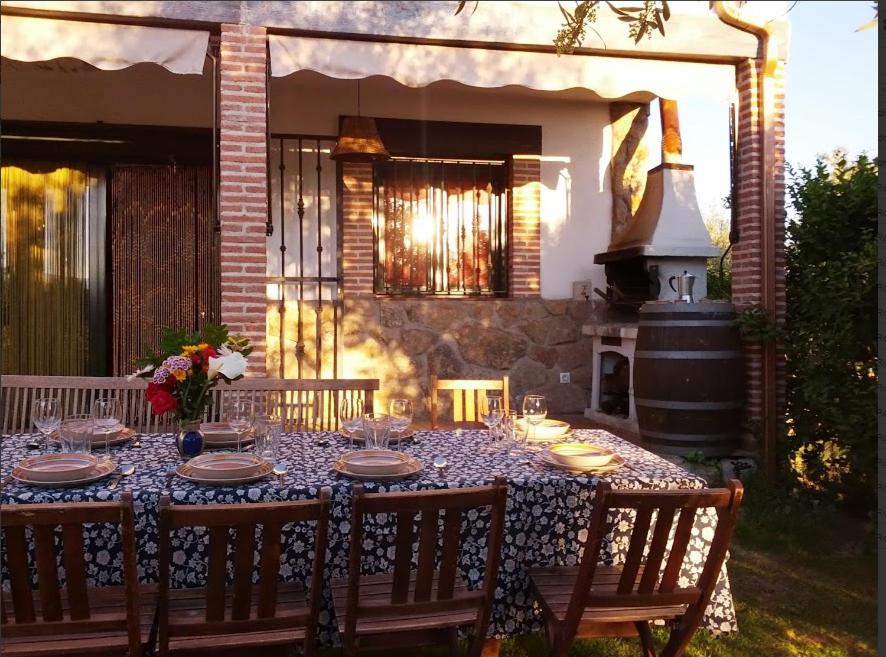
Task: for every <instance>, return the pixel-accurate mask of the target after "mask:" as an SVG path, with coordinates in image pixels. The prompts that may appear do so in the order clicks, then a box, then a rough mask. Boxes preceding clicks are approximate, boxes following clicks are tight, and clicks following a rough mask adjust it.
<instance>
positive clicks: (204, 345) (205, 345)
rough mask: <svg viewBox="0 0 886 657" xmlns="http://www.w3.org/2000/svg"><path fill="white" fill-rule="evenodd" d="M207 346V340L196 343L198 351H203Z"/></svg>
mask: <svg viewBox="0 0 886 657" xmlns="http://www.w3.org/2000/svg"><path fill="white" fill-rule="evenodd" d="M207 347H209V343H208V342H201V343H200V344H198V345H197V349H198V350H199V351H203V350H204V349H206V348H207Z"/></svg>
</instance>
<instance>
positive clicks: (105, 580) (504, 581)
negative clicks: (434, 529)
mask: <svg viewBox="0 0 886 657" xmlns="http://www.w3.org/2000/svg"><path fill="white" fill-rule="evenodd" d="M416 435H417V438H418V442H417V444H407V446H406V447H405V448H404V449H405V451H407V452H409V453H410V454H412V455H414V456H415V457H417V458H418V459H420V460H421V461H422V462H423V463H424V464H425V470H424V471H423V472H422V473H420V474H419V475H416V476H415V477H413V478H411V479H408V480H405V481H401V482H396V483H387V484H375V483H367V484H366V489H367V491H368V492H376V491H388V490H418V489H433V488H447V487H460V486H474V485H481V484H486V483H491V481H492V480H493V478H494V477H495V476H496V475H504V476H506V477H507V479H508V481H509V486H508V504H507V517H506V521H505V539H504V547H503V555H502V559H501V569H500V574H499V578H498V586H497V590H496V596H495V608H494V610H493V615H492V622H491V628H490V635H491V636H496V637H505V636H512V635H517V634H522V633H525V632H528V631H532V630H537V629H540V628H541V627H542V621H541V614H540V611H539V609H538V606H537V604H535V603H534V600H533V598H532V596H531V594H530V589H529V580H528V575H527V571H528V569H529V568H532V567H536V566H545V565H560V564H568V565H572V564H576V563H577V561H578V558H579V554H580V551H579V546H580V545H581V543H582V542H583V541H584V539H585V538H586V535H587V526H588V522H589V518H590V513H591V501H592V498H593V491H594V487H595V485H596V483H597V481H598V479H597V478H596V477H588V476H575V475H570V474H566V473H563V472H560V471H556V470H552V469H549V468H547V467H545V466H543V465H541V464H539V463H538V462H537V461H532V462H531V463H529V464H527V463H525V462H522V459H521V458H520V457H515V456H509V455H508V453H507V451H506V450H503V449H494V448H491V447H490V446H489V444H488V438H487V436H486V432H482V431H462V432H458V433H454V432H418V433H417V434H416ZM324 438H325V439H328V446H324V440H323V439H324ZM573 439H575V440H579V441H585V442H594V443H597V444H600V445H605V446H606V447H610V448H612V449H614V450H615V451H616V452H617V453H618V454H621V455H622V456H623V457H624V458H625V459H626V466H625V467H623V468H622V469H620V470H619V471H617V472H614V473H611V474H609V475H606V477H605V478H606V479H607V480H608V481H611V482H612V485H613V487H615V488H626V489H642V488H659V489H660V488H700V487H703V486H704V481H703V480H701V479H699V478H698V477H696V476H694V475H691V474H690V473H688V472H686V471H685V470H683V469H681V468H679V467H677V466H675V465H673V464H671V463H669V462H668V461H665V460H664V459H661V458H659V457H657V456H655V455H654V454H651V453H650V452H648V451H646V450H643V449H641V448H639V447H637V446H635V445H633V444H631V443H629V442H626V441H624V440H622V439H620V438H617V437H616V436H613V435H612V434H610V433H608V432H605V431H597V430H583V429H579V430H576V431H575V432H574V434H573ZM27 442H28V437H27V436H6V437H3V439H2V442H0V475H2V476H5V475H7V474H9V472H11V470H12V468H13V467H14V466H15V464H17V463H18V462H19V461H20V460H21V459H22V458H24V457H25V456H26V455H27V454H29V453H31V452H29V450H28V449H27V447H26V443H27ZM142 445H143V447H142V448H141V449H136V448H133V447H131V446H129V445H122V446H120V447H116V448H113V456H114V458H115V459H116V460H117V461H118V462H132V463H135V464H136V465H137V469H136V472H135V473H134V474H133V475H131V476H129V477H127V478H125V479H124V480H123V481H122V482H121V484H120V486H119V487H118V488H117V490H116V491H110V490H108V489H107V481H100V482H96V483H93V484H90V485H88V486H83V487H81V488H66V489H44V488H36V487H32V486H28V485H25V484H20V483H18V482H16V481H14V480H13V481H11V482H9V483H7V484H6V485H5V486H4V488H3V490H2V491H0V502H2V503H3V504H9V503H33V502H82V501H89V500H107V499H116V498H118V497H119V495H120V493H121V492H122V491H123V490H126V489H130V490H131V491H132V492H133V496H134V498H135V507H136V514H135V515H136V535H137V540H138V564H139V576H140V578H141V579H142V581H145V582H156V581H157V577H158V561H157V558H158V548H157V538H158V537H157V509H158V504H159V500H160V496H161V494H162V493H163V491H164V490H165V489H166V486H167V482H168V483H169V492H170V494H171V497H172V500H173V503H174V504H206V503H231V504H234V503H241V502H245V503H248V502H262V501H278V500H293V499H305V498H314V497H316V496H317V495H318V494H319V490H320V488H321V487H322V486H330V487H331V488H332V491H333V502H332V517H331V521H330V531H329V552H328V553H327V568H326V574H325V575H326V582H327V586H326V591H325V592H324V599H325V601H326V604H325V608H324V610H323V611H322V612H321V615H320V623H321V626H322V627H321V632H320V638H321V640H322V641H323V642H324V643H332V642H336V641H337V640H336V638H335V629H334V628H335V623H334V617H333V610H332V604H331V595H330V591H329V587H328V582H329V578H330V577H342V576H344V575H345V574H346V573H347V563H348V556H347V555H348V549H349V535H350V513H351V511H350V506H351V505H350V490H351V484H352V482H351V481H349V480H347V479H345V478H342V477H339V476H337V475H335V474H334V473H332V472H331V471H330V468H331V466H332V464H333V463H334V461H335V460H336V457H337V456H338V455H339V454H341V453H343V452H345V451H347V449H348V446H347V442H346V441H345V440H344V439H342V438H341V437H340V436H338V435H337V434H331V433H327V434H319V433H294V434H286V435H284V437H283V441H282V446H281V460H282V461H285V462H286V464H287V465H288V468H289V472H288V474H287V475H286V477H285V480H284V483H283V485H282V486H281V485H280V484H279V482H278V479H277V478H276V477H270V478H268V479H266V480H262V481H259V482H255V483H252V484H245V485H241V486H235V487H208V486H201V485H197V484H194V483H191V482H188V481H185V480H183V479H180V478H178V477H173V478H172V479H168V478H167V477H166V473H167V471H168V468H169V466H170V465H177V464H178V463H180V462H181V459H180V458H179V456H178V454H177V453H176V451H175V447H174V444H173V438H172V436H171V435H169V434H148V435H144V436H143V437H142ZM438 455H442V456H444V457H445V458H446V459H447V461H448V464H449V465H448V467H447V468H446V470H445V471H444V472H443V473H442V474H441V473H439V472H437V471H436V470H435V469H434V468H433V467H432V466H431V462H432V461H433V459H434V457H435V456H438ZM379 521H380V522H384V521H385V519H384V518H380V520H379ZM487 521H488V519H487V518H485V517H484V515H483V514H482V513H481V514H476V513H474V514H471V513H469V514H465V519H464V521H463V527H462V535H463V542H464V548H463V552H462V556H461V567H462V573H463V575H464V576H465V577H466V579H467V581H468V582H469V584H470V583H475V582H478V581H479V580H480V578H481V577H482V573H483V565H484V563H485V545H484V544H482V537H483V536H485V532H486V527H487ZM715 522H716V516H715V515H714V514H713V512H710V513H707V514H699V516H698V519H697V521H696V526H695V528H694V529H693V533H692V540H691V544H690V549H689V552H688V554H687V558H686V562H685V564H684V571H683V577H685V578H687V579H686V581H684V582H683V583H684V584H688V581H689V580H692V581H694V580H695V578H696V577H697V574H698V571H699V570H700V563H701V560H702V556H703V554H704V553H705V551H706V549H707V547H708V546H709V544H710V539H711V537H712V536H713V526H714V524H715ZM630 528H631V519H630V518H628V517H625V518H622V519H621V520H620V521H618V522H616V523H615V525H614V530H613V532H612V535H611V536H610V537H609V539H610V540H609V541H608V543H607V550H608V553H609V554H610V555H611V557H612V560H613V562H614V563H619V562H620V561H623V560H624V557H625V552H626V543H627V539H628V536H629V533H630ZM309 529H310V528H305V527H303V528H301V529H297V528H294V529H292V530H290V531H289V532H288V533H287V534H286V535H285V537H284V546H285V547H284V554H285V557H284V559H283V576H284V577H285V578H286V579H296V580H298V579H301V580H303V581H305V582H307V578H308V576H309V573H310V563H311V559H312V557H313V553H312V550H311V548H312V542H311V540H310V537H309V536H307V535H306V534H305V532H306V531H308V530H309ZM392 530H393V521H391V531H382V532H378V533H377V534H376V535H375V538H374V539H373V541H374V542H372V543H370V544H369V545H367V546H365V547H364V564H363V567H364V572H366V573H371V572H384V571H385V570H386V569H389V568H392V567H393V564H392V561H391V559H392V558H393V540H392V539H393V531H392ZM367 531H371V530H369V529H368V530H367ZM368 536H369V534H368ZM206 541H207V536H206V535H205V533H203V532H201V531H200V530H196V531H194V530H183V531H182V532H180V533H179V534H178V535H177V536H176V540H175V542H174V544H173V574H172V577H173V579H174V582H173V586H184V587H187V586H196V585H199V584H201V583H202V581H203V577H204V576H205V563H204V561H203V559H204V556H205V549H206ZM86 550H87V558H88V559H89V560H90V561H91V563H90V574H91V577H92V580H93V582H94V583H97V584H111V583H120V573H119V564H120V549H119V544H118V542H117V541H116V538H115V534H114V533H113V532H111V531H110V530H108V529H107V528H103V527H102V526H100V525H94V526H92V528H91V529H90V530H89V533H88V536H87V538H86ZM3 563H4V566H3V568H4V569H5V559H4V560H3ZM3 574H4V582H5V581H6V577H5V570H4V573H3ZM703 627H706V628H707V629H709V630H711V631H714V632H718V633H719V632H732V631H735V630H737V625H736V620H735V610H734V608H733V604H732V595H731V593H730V590H729V581H728V578H727V575H726V569H725V566H724V568H723V572H722V573H721V575H720V580H719V582H718V584H717V588H716V591H715V593H714V596H713V598H712V600H711V603H710V605H709V606H708V609H707V613H706V616H705V619H704V622H703Z"/></svg>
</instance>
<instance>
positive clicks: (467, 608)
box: [332, 477, 507, 657]
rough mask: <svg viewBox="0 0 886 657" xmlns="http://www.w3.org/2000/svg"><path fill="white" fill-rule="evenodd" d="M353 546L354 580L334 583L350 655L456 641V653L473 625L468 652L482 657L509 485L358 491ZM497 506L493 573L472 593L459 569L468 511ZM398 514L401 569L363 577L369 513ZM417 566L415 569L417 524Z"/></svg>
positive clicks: (490, 542) (491, 543) (397, 565)
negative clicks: (363, 650) (463, 632)
mask: <svg viewBox="0 0 886 657" xmlns="http://www.w3.org/2000/svg"><path fill="white" fill-rule="evenodd" d="M353 491H354V502H353V512H352V516H351V549H350V560H349V572H348V577H347V578H342V579H338V580H334V581H333V584H332V587H333V598H334V601H335V611H336V617H337V619H338V628H339V633H340V634H341V637H342V645H343V647H344V654H345V655H348V656H349V657H350V656H352V655H355V654H356V652H357V649H358V647H360V648H389V649H390V648H395V647H398V646H416V645H426V644H430V643H449V645H450V650H451V651H453V652H454V651H455V649H456V645H457V638H458V634H457V632H458V628H459V627H460V626H463V625H473V628H474V629H473V636H472V640H471V646H470V649H469V654H470V655H471V656H472V657H479V655H480V651H481V650H482V648H483V642H484V640H485V638H486V628H487V627H488V625H489V616H490V613H491V609H492V603H493V598H494V593H495V583H496V578H497V576H498V562H499V556H500V550H501V543H502V531H503V528H504V514H505V503H506V501H507V482H506V480H505V479H504V478H503V477H497V478H496V479H495V483H494V484H493V485H491V486H482V487H478V488H466V489H465V488H463V489H448V490H426V491H418V492H403V493H375V494H364V492H363V487H362V486H361V485H359V484H358V485H355V486H354V489H353ZM477 507H490V508H491V524H490V529H489V536H488V539H487V546H488V549H487V557H486V570H485V573H484V575H483V584H482V586H481V588H480V589H478V590H469V589H468V588H467V586H466V585H465V583H464V581H463V579H462V577H461V575H460V573H459V571H458V557H459V552H460V548H461V538H460V535H461V523H462V513H463V512H464V511H465V510H467V509H471V508H477ZM441 512H443V536H442V551H441V554H440V558H439V563H438V560H437V543H438V524H439V519H440V514H441ZM381 513H384V514H391V515H396V518H397V529H396V535H395V539H394V541H395V560H394V572H393V573H392V574H382V575H361V573H360V565H361V562H362V559H361V557H362V551H363V550H362V546H363V537H364V528H363V521H364V518H365V517H366V516H367V515H375V514H381ZM417 513H420V514H421V520H420V523H419V531H418V569H417V571H413V570H412V555H413V541H414V539H415V536H414V533H415V532H414V524H415V521H416V514H417Z"/></svg>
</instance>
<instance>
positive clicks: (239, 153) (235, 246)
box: [219, 25, 268, 376]
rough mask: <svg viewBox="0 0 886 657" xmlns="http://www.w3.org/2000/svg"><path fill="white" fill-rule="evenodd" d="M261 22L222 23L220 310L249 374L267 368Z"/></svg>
mask: <svg viewBox="0 0 886 657" xmlns="http://www.w3.org/2000/svg"><path fill="white" fill-rule="evenodd" d="M265 42H266V35H265V29H264V28H263V27H252V26H249V25H222V28H221V58H220V62H221V63H220V89H219V94H220V98H219V116H220V121H221V123H220V128H221V135H220V137H221V146H220V157H219V167H220V178H219V193H220V210H221V217H220V218H221V313H222V321H223V322H225V323H226V324H227V325H228V328H229V329H230V330H231V332H232V333H240V334H242V335H245V336H247V337H248V338H249V339H250V340H251V341H252V344H253V346H254V351H253V353H252V355H251V356H250V358H249V360H250V362H251V364H252V369H251V370H250V371H249V374H250V375H253V376H264V375H265V374H266V363H265V356H266V333H267V328H266V324H267V319H266V316H267V301H266V299H267V291H266V279H267V255H266V236H265V223H266V221H267V216H268V203H267V184H268V171H267V153H266V147H267V142H266V125H267V115H266V114H267V105H266V89H265V69H266V66H267V49H266V45H265Z"/></svg>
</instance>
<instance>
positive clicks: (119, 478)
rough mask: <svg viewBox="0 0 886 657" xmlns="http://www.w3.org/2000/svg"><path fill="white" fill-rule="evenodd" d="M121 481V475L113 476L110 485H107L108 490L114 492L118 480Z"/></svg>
mask: <svg viewBox="0 0 886 657" xmlns="http://www.w3.org/2000/svg"><path fill="white" fill-rule="evenodd" d="M121 479H123V475H122V474H115V475H114V477H113V478H112V479H111V483H109V484H108V490H115V489H116V488H117V484H119V483H120V480H121Z"/></svg>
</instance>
